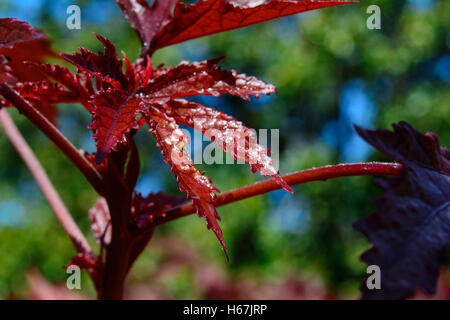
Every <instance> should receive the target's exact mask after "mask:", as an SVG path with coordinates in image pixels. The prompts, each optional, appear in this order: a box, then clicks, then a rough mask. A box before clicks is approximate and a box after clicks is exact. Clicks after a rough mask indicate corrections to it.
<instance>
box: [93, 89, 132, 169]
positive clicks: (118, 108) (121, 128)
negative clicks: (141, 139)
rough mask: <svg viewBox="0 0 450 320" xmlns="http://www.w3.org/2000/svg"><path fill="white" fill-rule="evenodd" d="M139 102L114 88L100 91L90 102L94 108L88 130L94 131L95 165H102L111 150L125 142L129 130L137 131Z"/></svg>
mask: <svg viewBox="0 0 450 320" xmlns="http://www.w3.org/2000/svg"><path fill="white" fill-rule="evenodd" d="M139 101H140V100H138V99H135V98H134V97H133V96H130V95H128V94H127V93H126V92H125V91H123V90H121V89H116V88H111V89H107V90H100V91H98V92H96V93H95V95H94V96H93V98H92V99H91V100H90V103H91V104H93V105H94V106H95V109H94V111H93V121H92V123H91V124H90V125H89V129H93V130H94V140H95V142H96V145H97V153H96V154H95V162H96V163H97V164H100V163H102V162H103V160H104V159H105V158H106V156H107V155H108V153H109V152H110V151H111V150H117V145H119V144H122V143H126V142H127V136H126V135H127V133H128V132H130V130H132V129H139V125H138V123H137V121H136V117H137V111H138V106H139Z"/></svg>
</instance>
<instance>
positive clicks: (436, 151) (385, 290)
mask: <svg viewBox="0 0 450 320" xmlns="http://www.w3.org/2000/svg"><path fill="white" fill-rule="evenodd" d="M393 128H394V131H393V132H391V131H387V130H373V131H372V130H365V129H362V128H359V127H356V130H357V132H358V134H359V135H360V136H361V137H362V138H363V139H364V140H366V141H367V142H368V143H370V144H371V145H373V146H374V147H375V148H377V149H378V150H379V151H381V152H382V153H384V154H386V155H388V156H390V157H392V158H393V159H395V160H397V161H399V162H400V163H402V164H403V169H402V175H401V176H400V177H395V178H383V179H379V180H377V182H376V183H377V185H378V186H380V187H381V188H382V189H384V191H385V192H386V193H385V194H384V195H383V196H381V197H379V198H376V199H375V200H374V204H375V206H376V208H377V212H376V213H374V214H371V215H369V216H367V217H365V218H363V219H361V220H358V221H357V222H356V223H355V224H354V227H355V229H356V230H358V231H361V232H362V233H364V234H365V235H366V236H367V237H368V239H369V241H370V242H372V244H373V247H372V248H371V249H369V250H368V251H366V252H365V253H364V254H363V255H362V256H361V259H362V260H363V261H364V262H366V263H368V264H369V265H378V266H379V267H380V269H381V289H380V290H369V289H367V286H366V284H365V283H364V284H363V285H362V287H361V288H362V290H363V297H364V298H366V299H402V298H406V297H409V296H411V295H412V294H413V293H414V292H415V291H416V290H417V289H419V288H423V289H425V290H426V291H427V292H428V293H430V294H431V293H433V292H434V291H435V288H436V281H437V277H438V275H439V263H440V262H441V257H442V256H443V253H444V252H445V250H446V249H447V248H448V247H449V246H450V151H449V150H448V149H445V148H443V147H440V145H439V141H438V137H437V136H436V135H435V134H434V133H427V134H422V133H420V132H418V131H416V130H415V129H414V128H413V127H411V126H410V125H409V124H408V123H406V122H400V123H398V124H394V125H393Z"/></svg>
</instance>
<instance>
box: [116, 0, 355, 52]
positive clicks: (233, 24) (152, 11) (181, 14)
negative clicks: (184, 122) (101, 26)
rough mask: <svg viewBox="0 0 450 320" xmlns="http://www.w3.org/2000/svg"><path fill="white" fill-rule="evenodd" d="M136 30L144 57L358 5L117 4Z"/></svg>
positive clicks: (257, 1)
mask: <svg viewBox="0 0 450 320" xmlns="http://www.w3.org/2000/svg"><path fill="white" fill-rule="evenodd" d="M116 2H117V3H118V4H119V6H120V8H121V9H122V10H123V12H124V13H125V17H126V18H127V19H128V20H129V22H130V24H131V26H132V27H133V28H134V29H135V30H136V32H137V34H138V36H139V38H140V39H141V42H142V44H143V46H142V54H143V55H146V54H149V53H152V52H153V51H155V50H156V49H159V48H162V47H166V46H169V45H173V44H176V43H180V42H183V41H187V40H191V39H195V38H200V37H203V36H207V35H211V34H215V33H219V32H224V31H228V30H232V29H238V28H243V27H247V26H250V25H253V24H258V23H261V22H265V21H268V20H272V19H276V18H281V17H285V16H289V15H293V14H296V13H300V12H305V11H310V10H315V9H321V8H327V7H332V6H338V5H343V4H348V3H352V2H355V1H328V0H320V1H316V0H200V1H197V2H195V3H192V4H188V5H185V4H184V3H183V2H182V1H176V0H154V1H153V3H152V4H151V5H150V4H149V3H148V2H147V1H144V0H116Z"/></svg>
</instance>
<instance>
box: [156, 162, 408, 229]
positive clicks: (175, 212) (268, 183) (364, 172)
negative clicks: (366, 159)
mask: <svg viewBox="0 0 450 320" xmlns="http://www.w3.org/2000/svg"><path fill="white" fill-rule="evenodd" d="M401 168H402V165H401V164H398V163H381V162H370V163H346V164H338V165H330V166H325V167H320V168H313V169H308V170H303V171H297V172H294V173H289V174H286V175H284V176H283V179H284V180H285V181H286V183H287V184H288V185H290V186H293V185H297V184H302V183H307V182H312V181H326V180H328V179H332V178H340V177H351V176H397V175H399V174H400V169H401ZM278 189H281V186H280V185H279V184H278V183H276V182H275V181H274V180H273V179H270V180H265V181H261V182H257V183H254V184H251V185H248V186H245V187H241V188H238V189H234V190H231V191H228V192H225V193H223V194H220V195H218V196H217V200H216V202H215V204H216V206H217V207H219V206H223V205H226V204H229V203H233V202H236V201H239V200H243V199H247V198H251V197H254V196H258V195H261V194H264V193H268V192H271V191H274V190H278ZM195 212H196V208H195V206H194V205H193V204H192V203H188V204H185V205H181V206H177V207H175V208H172V209H169V210H167V211H166V212H165V213H166V215H165V217H161V216H158V217H155V219H154V221H153V223H152V224H151V227H152V228H154V227H156V226H158V225H161V224H164V223H167V222H169V221H173V220H175V219H178V218H182V217H185V216H188V215H190V214H193V213H195Z"/></svg>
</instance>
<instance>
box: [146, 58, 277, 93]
mask: <svg viewBox="0 0 450 320" xmlns="http://www.w3.org/2000/svg"><path fill="white" fill-rule="evenodd" d="M222 59H223V58H222V57H221V58H217V59H213V60H207V61H202V62H194V63H189V62H187V61H183V62H181V63H180V64H179V65H177V66H175V67H172V68H165V69H157V70H156V71H155V73H156V75H155V77H154V79H151V81H150V82H149V83H148V84H147V85H146V86H145V87H144V88H143V89H142V90H141V91H142V93H143V94H144V95H146V96H152V97H171V98H177V97H188V96H194V95H213V96H216V97H217V96H220V94H222V93H228V94H232V95H235V96H240V97H241V98H243V99H245V100H249V95H253V96H255V97H257V98H259V96H260V95H261V94H265V95H270V94H271V93H274V92H276V88H275V87H274V86H273V85H271V84H267V83H265V82H263V81H261V80H258V79H257V78H255V77H249V76H247V75H245V74H238V73H237V72H236V71H235V70H231V71H227V70H222V69H221V68H220V67H219V66H217V65H216V64H217V62H219V61H220V60H222Z"/></svg>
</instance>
